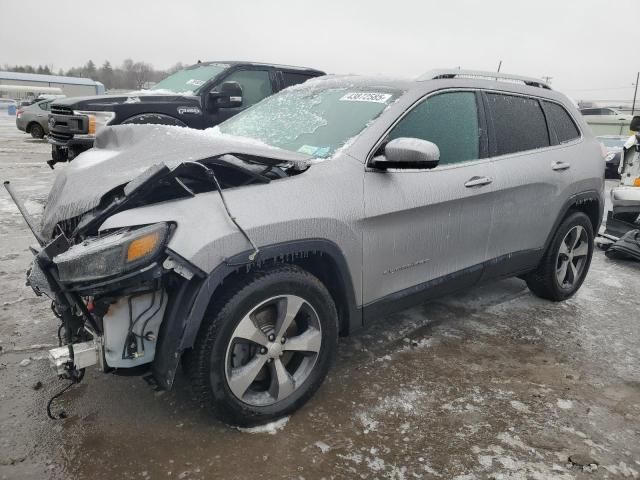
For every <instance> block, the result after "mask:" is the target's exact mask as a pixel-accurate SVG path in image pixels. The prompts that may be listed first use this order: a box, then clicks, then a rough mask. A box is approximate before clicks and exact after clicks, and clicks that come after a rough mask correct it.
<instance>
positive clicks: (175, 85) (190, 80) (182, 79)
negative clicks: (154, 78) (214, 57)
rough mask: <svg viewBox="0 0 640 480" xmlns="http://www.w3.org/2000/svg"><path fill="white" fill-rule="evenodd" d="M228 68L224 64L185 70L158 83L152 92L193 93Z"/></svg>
mask: <svg viewBox="0 0 640 480" xmlns="http://www.w3.org/2000/svg"><path fill="white" fill-rule="evenodd" d="M227 68H229V65H225V64H222V63H211V64H206V65H204V64H201V65H196V66H194V67H189V68H185V69H184V70H180V71H179V72H176V73H174V74H173V75H169V76H168V77H167V78H165V79H164V80H162V81H160V82H158V83H157V84H156V85H154V86H153V87H152V88H151V90H152V91H155V92H158V91H171V92H176V93H193V92H195V91H196V90H198V88H200V87H201V86H202V85H204V84H205V83H207V82H208V81H209V80H211V79H212V78H213V77H215V76H216V75H218V74H219V73H221V72H222V71H224V70H226V69H227Z"/></svg>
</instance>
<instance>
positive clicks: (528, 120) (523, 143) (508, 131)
mask: <svg viewBox="0 0 640 480" xmlns="http://www.w3.org/2000/svg"><path fill="white" fill-rule="evenodd" d="M487 99H488V102H489V112H490V115H491V118H492V120H493V129H494V134H495V146H494V154H495V155H508V154H510V153H516V152H524V151H527V150H535V149H537V148H543V147H548V146H549V145H550V144H551V143H550V141H549V132H548V130H547V122H546V120H545V117H544V113H543V112H542V107H541V106H540V102H538V100H537V99H535V98H530V97H524V96H519V95H505V94H501V93H487Z"/></svg>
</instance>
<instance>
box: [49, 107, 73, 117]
mask: <svg viewBox="0 0 640 480" xmlns="http://www.w3.org/2000/svg"><path fill="white" fill-rule="evenodd" d="M50 108H51V113H53V114H55V115H73V110H71V108H69V107H65V106H62V105H51V107H50Z"/></svg>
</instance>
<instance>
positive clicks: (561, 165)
mask: <svg viewBox="0 0 640 480" xmlns="http://www.w3.org/2000/svg"><path fill="white" fill-rule="evenodd" d="M551 168H552V169H553V170H556V171H562V170H568V169H570V168H571V164H570V163H567V162H553V163H552V164H551Z"/></svg>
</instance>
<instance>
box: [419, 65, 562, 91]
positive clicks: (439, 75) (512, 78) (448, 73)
mask: <svg viewBox="0 0 640 480" xmlns="http://www.w3.org/2000/svg"><path fill="white" fill-rule="evenodd" d="M444 78H478V79H483V80H495V81H496V82H511V83H524V84H525V85H528V86H530V87H538V88H546V89H547V90H551V87H550V86H549V84H548V83H545V82H543V81H542V80H539V79H537V78H531V77H523V76H520V75H510V74H508V73H499V72H483V71H481V70H459V69H453V68H452V69H443V70H429V71H428V72H427V73H425V74H423V75H420V76H419V77H418V79H417V81H418V82H424V81H426V80H438V79H444Z"/></svg>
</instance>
